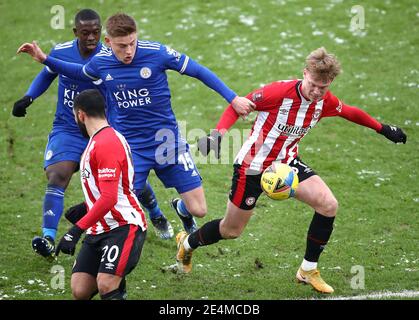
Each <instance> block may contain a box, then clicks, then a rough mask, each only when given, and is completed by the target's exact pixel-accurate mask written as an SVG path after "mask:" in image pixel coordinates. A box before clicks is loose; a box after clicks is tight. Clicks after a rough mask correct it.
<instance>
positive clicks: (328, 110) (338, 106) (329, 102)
mask: <svg viewBox="0 0 419 320" xmlns="http://www.w3.org/2000/svg"><path fill="white" fill-rule="evenodd" d="M343 107H344V104H343V102H342V101H341V100H339V99H338V98H337V97H336V96H335V95H333V94H332V93H331V92H330V91H328V92H327V93H326V96H325V98H324V103H323V112H322V115H321V116H322V117H336V116H339V115H340V113H341V112H342V108H343Z"/></svg>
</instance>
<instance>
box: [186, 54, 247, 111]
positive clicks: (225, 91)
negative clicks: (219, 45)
mask: <svg viewBox="0 0 419 320" xmlns="http://www.w3.org/2000/svg"><path fill="white" fill-rule="evenodd" d="M184 73H185V74H186V75H188V76H190V77H194V78H196V79H198V80H200V81H201V82H202V83H204V84H205V85H206V86H207V87H209V88H211V89H213V90H214V91H216V92H217V93H219V94H220V95H221V96H222V97H223V98H224V99H226V100H227V102H228V103H231V105H232V106H233V108H234V110H236V112H237V114H238V115H239V116H241V117H246V116H247V115H248V114H249V113H250V112H252V111H253V108H254V107H255V105H254V103H253V102H252V101H250V100H249V99H247V98H245V97H239V96H238V95H237V94H236V93H235V92H234V91H233V90H231V89H230V88H229V87H228V86H227V85H226V84H225V83H224V82H223V81H222V80H221V79H220V78H218V77H217V75H216V74H215V73H214V72H212V71H211V70H209V69H208V68H206V67H204V66H202V65H200V64H199V63H197V62H195V61H194V60H192V59H190V60H189V63H188V66H187V68H186V70H185V72H184Z"/></svg>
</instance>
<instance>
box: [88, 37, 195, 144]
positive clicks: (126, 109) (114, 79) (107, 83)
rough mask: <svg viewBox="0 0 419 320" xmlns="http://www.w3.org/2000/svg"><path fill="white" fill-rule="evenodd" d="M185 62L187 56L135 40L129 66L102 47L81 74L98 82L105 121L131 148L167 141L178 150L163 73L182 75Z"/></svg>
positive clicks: (177, 138)
mask: <svg viewBox="0 0 419 320" xmlns="http://www.w3.org/2000/svg"><path fill="white" fill-rule="evenodd" d="M188 61H189V57H188V56H186V55H184V54H180V53H178V52H177V51H175V50H173V49H171V48H169V47H167V46H165V45H163V44H160V43H158V42H150V41H140V40H139V41H138V42H137V49H136V53H135V56H134V59H133V61H132V62H131V63H130V64H123V63H122V62H120V61H119V60H118V59H117V58H116V56H115V55H114V53H113V52H112V50H111V49H110V48H104V49H102V50H101V52H99V53H98V54H97V55H96V56H95V57H93V58H92V59H91V60H90V62H89V63H88V64H86V65H85V66H84V67H83V72H84V74H85V75H86V76H88V77H90V78H91V79H92V80H98V79H101V80H102V82H103V85H104V87H105V90H106V103H107V108H108V110H107V112H108V119H109V121H110V123H111V125H112V126H113V127H114V128H115V129H116V130H118V131H119V132H120V133H122V134H123V135H124V137H125V138H126V139H127V140H128V142H129V144H130V145H131V147H133V148H148V147H156V146H158V145H159V144H161V143H162V142H163V141H164V140H167V139H171V138H173V139H174V141H173V142H175V143H176V146H177V147H180V146H181V145H183V146H185V145H186V141H185V140H184V139H183V138H181V137H180V134H179V130H178V125H177V122H176V118H175V115H174V113H173V110H172V106H171V101H170V98H171V94H170V89H169V84H168V81H167V75H166V70H169V69H170V70H175V71H177V72H179V73H181V74H182V73H183V72H184V71H185V69H186V67H187V65H188ZM173 146H175V144H173Z"/></svg>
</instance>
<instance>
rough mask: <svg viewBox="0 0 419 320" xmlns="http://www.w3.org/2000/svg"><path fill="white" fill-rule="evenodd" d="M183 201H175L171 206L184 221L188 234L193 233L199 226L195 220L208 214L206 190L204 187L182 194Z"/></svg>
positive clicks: (177, 199)
mask: <svg viewBox="0 0 419 320" xmlns="http://www.w3.org/2000/svg"><path fill="white" fill-rule="evenodd" d="M180 197H181V199H179V198H176V199H173V200H172V202H171V205H172V207H173V209H174V210H175V211H176V213H177V215H178V216H179V218H180V219H181V220H182V223H183V227H184V229H185V231H186V232H187V233H192V232H194V231H195V230H196V229H198V226H197V225H196V222H195V219H194V218H193V217H194V216H195V217H198V218H202V217H204V216H205V215H206V214H207V202H206V200H205V193H204V188H203V187H202V186H200V187H197V188H195V189H192V190H190V191H187V192H184V193H181V194H180Z"/></svg>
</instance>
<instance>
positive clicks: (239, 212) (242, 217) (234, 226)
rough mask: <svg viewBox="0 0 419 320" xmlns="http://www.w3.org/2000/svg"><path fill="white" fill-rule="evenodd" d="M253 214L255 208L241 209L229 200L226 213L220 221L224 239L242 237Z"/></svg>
mask: <svg viewBox="0 0 419 320" xmlns="http://www.w3.org/2000/svg"><path fill="white" fill-rule="evenodd" d="M252 214H253V209H252V210H243V209H240V208H239V207H237V206H236V205H235V204H234V203H232V202H231V201H230V200H228V201H227V212H226V215H225V217H224V218H223V219H222V220H221V222H220V234H221V236H222V237H223V239H236V238H238V237H240V235H241V234H242V232H243V230H244V228H245V227H246V225H247V223H248V222H249V220H250V218H251V216H252Z"/></svg>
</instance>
